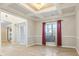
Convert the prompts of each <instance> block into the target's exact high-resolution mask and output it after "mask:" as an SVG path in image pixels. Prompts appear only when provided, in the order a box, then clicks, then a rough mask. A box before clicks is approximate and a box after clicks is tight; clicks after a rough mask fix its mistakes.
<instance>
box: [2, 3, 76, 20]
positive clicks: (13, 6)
mask: <svg viewBox="0 0 79 59" xmlns="http://www.w3.org/2000/svg"><path fill="white" fill-rule="evenodd" d="M76 5H77V4H75V3H58V4H56V10H52V8H51V9H50V10H49V11H48V9H47V10H45V11H43V12H40V13H35V12H33V11H31V10H30V9H28V8H27V7H25V6H23V5H22V4H20V3H0V9H1V10H4V11H6V12H8V13H10V14H13V15H15V16H20V17H23V18H25V19H31V20H35V21H39V20H43V19H48V18H53V17H54V16H60V14H62V15H64V14H67V13H73V12H75V6H76Z"/></svg>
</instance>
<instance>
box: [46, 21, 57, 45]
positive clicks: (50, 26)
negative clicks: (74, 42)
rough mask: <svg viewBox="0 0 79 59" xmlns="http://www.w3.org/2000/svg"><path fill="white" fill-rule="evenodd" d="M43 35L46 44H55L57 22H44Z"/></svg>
mask: <svg viewBox="0 0 79 59" xmlns="http://www.w3.org/2000/svg"><path fill="white" fill-rule="evenodd" d="M45 36H46V45H47V46H56V44H57V22H51V23H46V26H45Z"/></svg>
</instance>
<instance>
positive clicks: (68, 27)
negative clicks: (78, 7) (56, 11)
mask: <svg viewBox="0 0 79 59" xmlns="http://www.w3.org/2000/svg"><path fill="white" fill-rule="evenodd" d="M62 19H63V21H62V46H65V47H75V46H76V36H75V35H76V31H75V28H76V27H75V15H73V16H67V17H64V18H62Z"/></svg>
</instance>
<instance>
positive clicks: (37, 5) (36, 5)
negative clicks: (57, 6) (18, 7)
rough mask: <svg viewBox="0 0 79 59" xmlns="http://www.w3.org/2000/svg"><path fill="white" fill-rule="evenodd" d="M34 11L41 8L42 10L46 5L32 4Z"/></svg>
mask: <svg viewBox="0 0 79 59" xmlns="http://www.w3.org/2000/svg"><path fill="white" fill-rule="evenodd" d="M32 5H33V6H34V7H35V8H36V9H38V10H39V9H41V8H43V7H44V6H45V5H46V3H33V4H32Z"/></svg>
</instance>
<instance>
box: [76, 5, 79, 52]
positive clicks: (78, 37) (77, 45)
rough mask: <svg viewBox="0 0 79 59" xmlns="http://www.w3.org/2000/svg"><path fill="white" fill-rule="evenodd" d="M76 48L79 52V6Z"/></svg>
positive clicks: (78, 9)
mask: <svg viewBox="0 0 79 59" xmlns="http://www.w3.org/2000/svg"><path fill="white" fill-rule="evenodd" d="M76 39H77V40H76V49H77V51H78V53H79V6H78V7H76Z"/></svg>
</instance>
